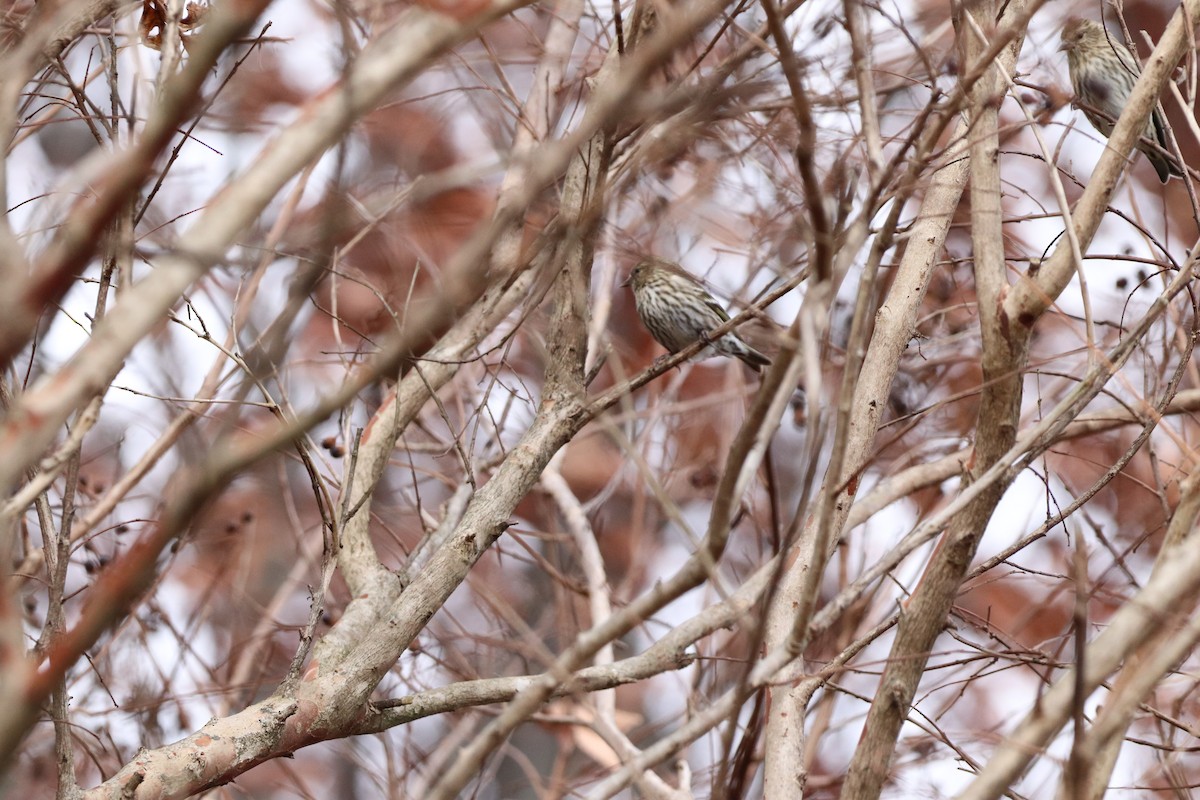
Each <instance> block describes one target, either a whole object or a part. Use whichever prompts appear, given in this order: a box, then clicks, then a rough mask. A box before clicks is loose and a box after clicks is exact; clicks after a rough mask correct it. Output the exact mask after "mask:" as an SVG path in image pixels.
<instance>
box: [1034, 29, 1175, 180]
mask: <svg viewBox="0 0 1200 800" xmlns="http://www.w3.org/2000/svg"><path fill="white" fill-rule="evenodd" d="M1058 49H1059V50H1064V51H1066V54H1067V69H1068V71H1069V72H1070V73H1071V86H1072V87H1073V88H1074V89H1075V94H1076V96H1077V97H1078V98H1079V101H1080V104H1081V107H1082V111H1083V115H1084V116H1085V117H1087V120H1088V122H1090V123H1092V125H1093V126H1094V127H1095V128H1096V130H1098V131H1100V133H1102V134H1104V135H1105V136H1110V135H1112V131H1113V126H1114V125H1115V124H1116V119H1117V117H1119V116H1121V112H1122V111H1124V110H1125V106H1126V105H1127V104H1128V103H1129V95H1130V93H1131V92H1132V91H1133V84H1134V82H1135V81H1137V79H1138V76H1139V75H1140V74H1141V69H1140V68H1139V67H1138V62H1137V58H1136V57H1134V55H1133V54H1132V53H1131V52H1129V50H1128V49H1127V48H1126V47H1125V45H1124V44H1122V43H1120V42H1117V41H1115V40H1114V39H1113V38H1112V37H1111V36H1109V35H1108V32H1107V31H1105V30H1104V26H1103V25H1101V24H1100V23H1098V22H1093V21H1092V20H1087V19H1078V18H1076V19H1070V20H1068V21H1067V24H1066V25H1064V26H1063V30H1062V44H1061V45H1060V46H1059V48H1058ZM1141 136H1142V138H1141V139H1140V140H1139V141H1138V143H1137V149H1138V150H1140V151H1141V152H1142V153H1144V154H1145V156H1146V158H1148V159H1149V160H1150V163H1151V164H1152V165H1153V166H1154V171H1155V172H1157V173H1158V179H1159V180H1160V181H1162V182H1163V183H1166V182H1167V179H1168V178H1169V177H1170V176H1171V175H1183V172H1182V171H1181V170H1180V169H1179V165H1178V164H1176V163H1175V159H1174V158H1172V157H1171V156H1169V155H1168V154H1167V153H1165V152H1163V151H1160V150H1158V149H1156V148H1155V147H1154V146H1153V145H1152V144H1151V142H1157V143H1158V144H1159V145H1160V146H1161V147H1163V148H1164V149H1165V148H1166V146H1167V132H1166V127H1165V126H1164V124H1163V119H1162V115H1161V114H1159V112H1158V109H1155V110H1154V112H1153V113H1152V114H1151V115H1150V118H1149V119H1148V120H1147V121H1146V128H1145V130H1143V131H1142V134H1141Z"/></svg>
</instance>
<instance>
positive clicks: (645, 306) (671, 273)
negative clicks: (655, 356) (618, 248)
mask: <svg viewBox="0 0 1200 800" xmlns="http://www.w3.org/2000/svg"><path fill="white" fill-rule="evenodd" d="M623 285H625V286H632V287H633V299H634V302H635V303H636V304H637V312H638V317H640V318H641V320H642V324H643V325H645V326H646V329H647V330H648V331H650V335H652V336H653V337H654V338H655V339H656V340H657V341H658V343H659V344H661V345H662V346H663V347H665V348H667V349H668V350H670V351H671V352H672V353H678V352H679V351H680V350H682V349H683V348H685V347H687V346H688V345H690V344H692V343H693V342H697V341H700V340H702V339H703V340H705V341H707V340H708V334H709V333H710V332H712V331H714V330H716V329H717V328H718V327H720V326H721V325H724V324H725V323H726V322H728V321H729V315H728V314H727V313H725V309H724V308H722V307H721V306H720V304H719V303H717V301H716V300H714V299H713V296H712V295H711V294H709V293H708V292H707V291H706V290H705V288H704V287H703V286H701V285H700V282H699V281H697V280H696V279H695V278H693V277H692V276H691V275H689V274H688V273H686V272H684V271H683V270H682V269H680V268H679V267H678V266H676V265H675V264H672V263H670V262H668V261H662V260H659V259H648V260H646V261H643V262H641V263H640V264H638V265H637V266H636V267H634V268H633V272H631V273H630V274H629V280H627V281H625V283H624V284H623ZM700 352H701V355H700V358H708V357H710V356H714V355H723V356H734V357H736V358H740V359H741V360H742V361H744V362H746V363H747V364H748V365H749V366H750V367H751V368H753V369H756V370H757V369H759V368H761V367H765V366H767V365H768V364H770V363H771V360H770V359H769V358H767V357H766V356H764V355H763V354H762V353H760V352H758V351H757V350H755V349H754V348H753V347H751V346H750V345H748V344H746V343H745V342H744V341H742V339H741V337H739V336H738V335H737V333H736V332H734V331H730V332H728V333H726V334H724V335H722V336H721V337H720V338H719V339H716V340H714V341H711V342H710V346H709V347H708V348H706V349H704V350H702V351H700Z"/></svg>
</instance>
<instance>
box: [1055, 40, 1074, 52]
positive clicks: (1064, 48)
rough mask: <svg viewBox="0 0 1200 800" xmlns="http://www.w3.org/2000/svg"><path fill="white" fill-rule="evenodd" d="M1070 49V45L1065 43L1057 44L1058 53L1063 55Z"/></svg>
mask: <svg viewBox="0 0 1200 800" xmlns="http://www.w3.org/2000/svg"><path fill="white" fill-rule="evenodd" d="M1070 49H1071V45H1070V44H1068V43H1067V42H1059V43H1058V52H1060V53H1065V52H1067V51H1068V50H1070Z"/></svg>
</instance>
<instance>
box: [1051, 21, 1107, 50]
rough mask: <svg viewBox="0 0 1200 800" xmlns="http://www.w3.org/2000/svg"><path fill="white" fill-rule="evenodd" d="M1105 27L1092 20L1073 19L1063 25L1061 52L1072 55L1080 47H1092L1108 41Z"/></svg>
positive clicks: (1059, 47)
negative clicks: (1091, 45)
mask: <svg viewBox="0 0 1200 800" xmlns="http://www.w3.org/2000/svg"><path fill="white" fill-rule="evenodd" d="M1107 38H1108V37H1107V35H1106V34H1105V33H1104V27H1103V26H1102V25H1101V24H1100V23H1099V22H1094V21H1092V20H1090V19H1080V18H1079V17H1072V18H1071V19H1069V20H1067V24H1065V25H1063V29H1062V42H1061V43H1060V44H1059V45H1058V49H1059V52H1066V53H1070V52H1072V51H1074V50H1075V49H1076V48H1078V47H1079V46H1080V45H1084V46H1087V45H1090V44H1096V43H1100V42H1104V41H1105V39H1107Z"/></svg>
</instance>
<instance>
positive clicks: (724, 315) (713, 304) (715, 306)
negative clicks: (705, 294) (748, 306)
mask: <svg viewBox="0 0 1200 800" xmlns="http://www.w3.org/2000/svg"><path fill="white" fill-rule="evenodd" d="M704 305H706V306H708V307H709V308H711V309H712V310H713V313H714V314H716V315H717V316H718V317H720V318H721V322H729V314H728V312H726V311H725V309H724V308H722V307H721V304H720V303H718V302H717V301H716V300H713V299H712V298H711V297H709V298H706V299H705V301H704Z"/></svg>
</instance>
